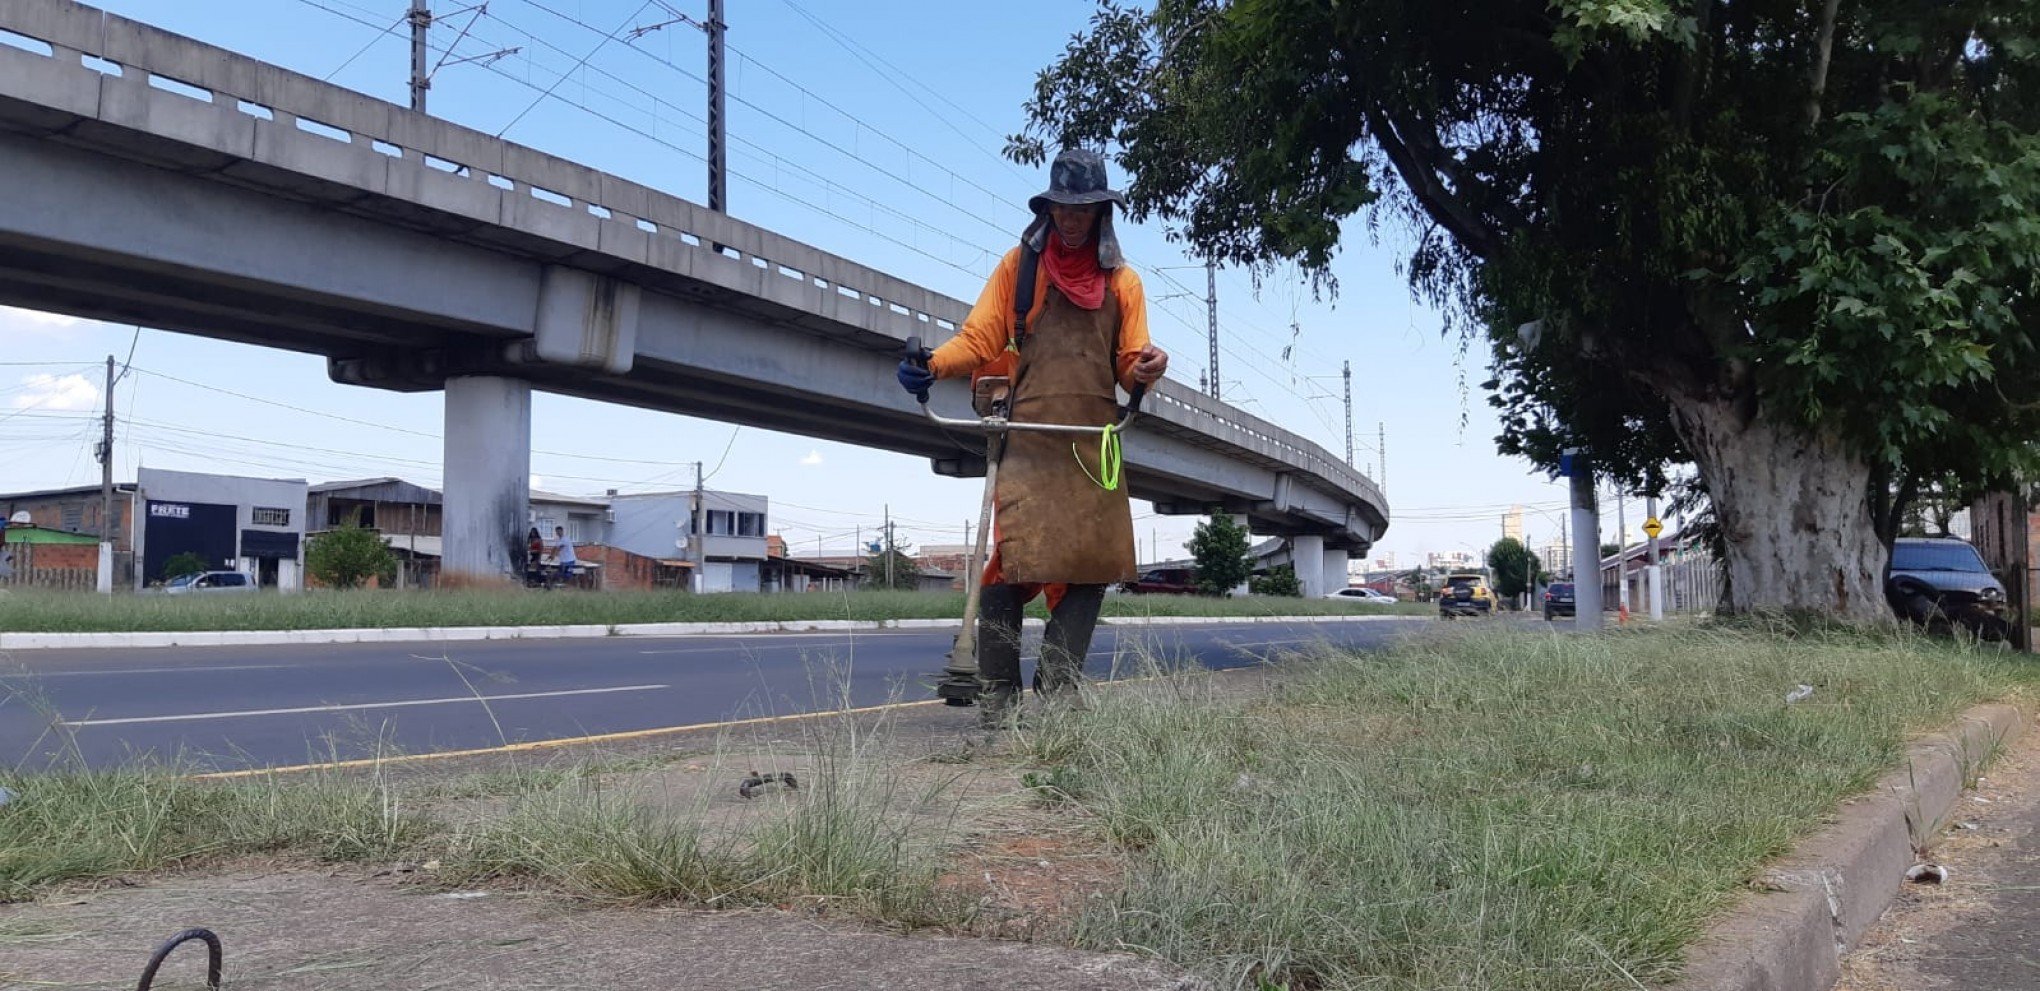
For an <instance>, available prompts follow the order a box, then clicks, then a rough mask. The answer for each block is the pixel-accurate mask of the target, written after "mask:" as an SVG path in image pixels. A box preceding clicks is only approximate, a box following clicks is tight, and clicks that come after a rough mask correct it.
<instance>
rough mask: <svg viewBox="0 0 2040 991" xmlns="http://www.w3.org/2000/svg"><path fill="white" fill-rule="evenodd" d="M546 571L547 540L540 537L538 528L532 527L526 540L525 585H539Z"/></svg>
mask: <svg viewBox="0 0 2040 991" xmlns="http://www.w3.org/2000/svg"><path fill="white" fill-rule="evenodd" d="M544 569H545V538H544V537H542V536H540V535H539V532H538V528H537V527H532V528H531V533H530V534H528V535H527V536H526V537H525V538H524V583H525V584H526V585H535V584H538V580H539V579H540V577H541V575H542V574H543V573H544Z"/></svg>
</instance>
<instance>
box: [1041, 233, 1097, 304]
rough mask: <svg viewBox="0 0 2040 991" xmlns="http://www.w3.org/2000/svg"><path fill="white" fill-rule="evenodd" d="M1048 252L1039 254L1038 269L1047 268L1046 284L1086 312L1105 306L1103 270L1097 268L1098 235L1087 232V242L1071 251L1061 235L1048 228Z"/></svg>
mask: <svg viewBox="0 0 2040 991" xmlns="http://www.w3.org/2000/svg"><path fill="white" fill-rule="evenodd" d="M1047 234H1048V250H1046V251H1043V252H1042V253H1041V261H1042V267H1043V268H1046V269H1048V281H1049V283H1050V284H1052V285H1054V286H1055V287H1056V288H1057V289H1060V290H1062V294H1063V295H1064V296H1067V297H1069V300H1070V302H1072V303H1075V304H1077V305H1078V306H1079V307H1082V308H1083V309H1086V310H1095V309H1097V308H1098V307H1100V306H1103V305H1105V270H1104V269H1102V268H1099V267H1098V234H1097V232H1096V231H1093V232H1092V233H1091V239H1090V240H1089V241H1086V242H1085V243H1084V245H1083V246H1082V247H1077V248H1072V247H1069V246H1067V245H1065V244H1063V239H1062V235H1060V234H1058V233H1056V231H1055V228H1053V227H1050V228H1049V229H1048V231H1047Z"/></svg>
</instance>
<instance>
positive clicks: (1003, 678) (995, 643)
mask: <svg viewBox="0 0 2040 991" xmlns="http://www.w3.org/2000/svg"><path fill="white" fill-rule="evenodd" d="M1026 605H1027V602H1026V599H1025V598H1024V597H1023V593H1022V591H1021V589H1020V586H1018V585H986V586H985V587H984V589H983V590H981V591H980V592H979V593H978V648H977V649H978V680H979V681H980V682H981V683H982V690H981V691H980V692H979V694H978V722H979V723H980V724H981V725H984V726H988V727H989V726H997V725H1001V724H1003V723H1004V722H1005V720H1006V717H1007V716H1008V715H1009V714H1010V713H1011V712H1012V711H1013V706H1014V705H1015V704H1016V703H1018V702H1019V700H1020V619H1021V616H1022V610H1024V609H1025V608H1026Z"/></svg>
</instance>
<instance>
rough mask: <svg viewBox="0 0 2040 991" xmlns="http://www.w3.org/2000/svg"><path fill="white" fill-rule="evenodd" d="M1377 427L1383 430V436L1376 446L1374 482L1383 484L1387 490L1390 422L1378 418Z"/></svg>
mask: <svg viewBox="0 0 2040 991" xmlns="http://www.w3.org/2000/svg"><path fill="white" fill-rule="evenodd" d="M1375 428H1376V429H1377V430H1379V431H1381V436H1380V439H1379V440H1377V441H1376V442H1375V447H1374V484H1376V485H1379V486H1381V489H1382V491H1384V492H1385V491H1387V490H1388V424H1387V423H1386V422H1383V421H1380V420H1377V421H1375Z"/></svg>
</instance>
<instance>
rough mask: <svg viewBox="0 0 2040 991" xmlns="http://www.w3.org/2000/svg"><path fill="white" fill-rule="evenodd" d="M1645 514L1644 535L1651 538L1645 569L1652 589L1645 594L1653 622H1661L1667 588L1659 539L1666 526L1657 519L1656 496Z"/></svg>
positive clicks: (1645, 576) (1663, 614)
mask: <svg viewBox="0 0 2040 991" xmlns="http://www.w3.org/2000/svg"><path fill="white" fill-rule="evenodd" d="M1644 513H1645V516H1644V520H1643V535H1644V536H1646V537H1648V538H1650V548H1649V555H1650V556H1649V557H1646V558H1645V559H1644V560H1645V561H1647V562H1649V563H1648V564H1647V565H1646V566H1645V567H1644V579H1645V581H1646V582H1647V583H1648V584H1649V586H1650V587H1649V589H1648V590H1646V592H1645V593H1644V594H1645V595H1646V597H1648V598H1649V600H1650V618H1651V619H1652V620H1661V619H1664V618H1665V586H1664V569H1662V568H1660V567H1659V566H1658V548H1657V538H1658V534H1660V533H1663V532H1664V529H1665V525H1664V524H1663V523H1661V522H1659V521H1658V518H1657V497H1656V496H1652V497H1651V499H1650V505H1649V506H1648V507H1647V508H1646V509H1645V510H1644Z"/></svg>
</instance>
